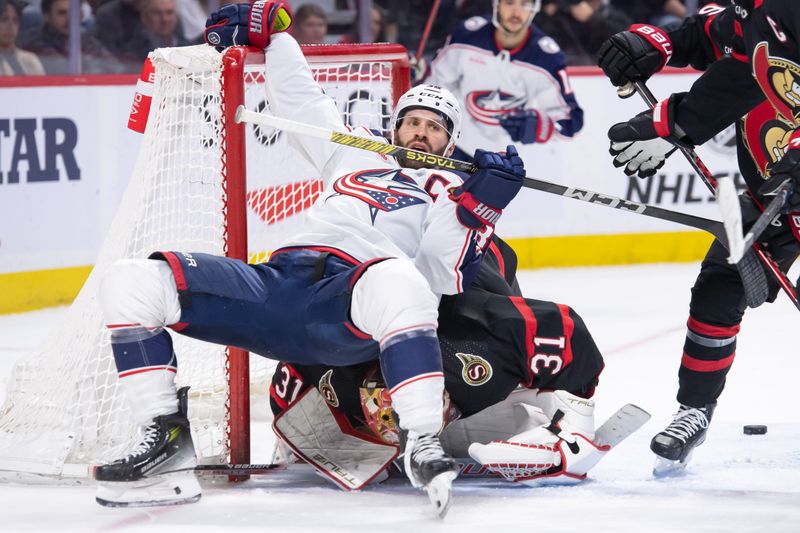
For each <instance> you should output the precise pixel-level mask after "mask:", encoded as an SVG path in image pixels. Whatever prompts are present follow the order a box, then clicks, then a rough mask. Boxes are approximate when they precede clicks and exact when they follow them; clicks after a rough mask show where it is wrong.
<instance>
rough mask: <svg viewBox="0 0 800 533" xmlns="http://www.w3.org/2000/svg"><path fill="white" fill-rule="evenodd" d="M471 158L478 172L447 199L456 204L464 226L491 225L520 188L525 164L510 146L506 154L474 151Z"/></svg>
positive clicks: (478, 226)
mask: <svg viewBox="0 0 800 533" xmlns="http://www.w3.org/2000/svg"><path fill="white" fill-rule="evenodd" d="M474 160H475V166H476V167H477V171H476V172H475V173H474V174H473V175H472V176H470V177H468V178H467V180H466V181H465V182H464V184H463V185H462V186H461V187H458V188H456V189H455V190H453V191H452V192H451V193H450V199H451V200H453V201H454V202H456V203H457V204H458V208H457V210H456V215H457V216H458V220H459V221H460V222H461V223H462V224H463V225H464V226H466V227H468V228H470V229H479V228H481V227H483V226H492V227H494V225H495V224H496V223H497V221H498V220H499V219H500V215H501V214H502V213H503V209H505V207H506V206H507V205H508V204H509V202H511V200H513V199H514V197H515V196H516V195H517V193H518V192H519V190H520V189H521V188H522V180H523V179H524V178H525V165H524V163H523V162H522V158H520V157H519V154H518V153H517V149H516V148H515V147H514V146H513V145H508V147H507V148H506V153H505V154H503V153H498V152H487V151H485V150H476V151H475V157H474Z"/></svg>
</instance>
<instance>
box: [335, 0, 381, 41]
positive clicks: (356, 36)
mask: <svg viewBox="0 0 800 533" xmlns="http://www.w3.org/2000/svg"><path fill="white" fill-rule="evenodd" d="M360 17H361V15H360V10H358V9H357V10H356V16H355V18H354V19H353V25H352V26H351V27H350V31H349V32H347V33H346V34H345V35H343V36H342V38H341V39H340V40H339V42H340V43H360V42H371V43H385V42H386V41H387V39H386V17H385V16H384V14H383V10H382V9H381V8H379V7H378V6H376V5H373V6H372V13H370V18H369V23H370V34H372V40H370V41H362V40H361V35H360V29H361V26H360Z"/></svg>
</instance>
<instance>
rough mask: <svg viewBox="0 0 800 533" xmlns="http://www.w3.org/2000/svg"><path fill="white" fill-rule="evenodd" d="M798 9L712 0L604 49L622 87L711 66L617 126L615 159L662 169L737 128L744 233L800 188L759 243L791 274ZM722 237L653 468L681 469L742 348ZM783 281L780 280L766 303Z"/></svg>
mask: <svg viewBox="0 0 800 533" xmlns="http://www.w3.org/2000/svg"><path fill="white" fill-rule="evenodd" d="M798 43H800V4H798V3H797V2H787V1H779V0H734V2H733V5H731V6H728V7H722V6H718V5H715V4H710V5H708V6H705V7H704V8H703V9H701V10H700V12H699V13H698V14H697V15H696V16H694V17H690V18H688V19H686V20H685V21H684V22H683V23H682V24H680V25H679V26H676V27H672V28H665V29H660V28H656V27H653V26H648V25H641V24H637V25H634V26H632V27H631V28H630V29H629V31H626V32H621V33H618V34H616V35H614V36H613V37H612V38H611V39H609V40H608V41H606V43H604V45H603V47H602V48H601V50H600V60H599V65H600V67H601V68H602V69H603V71H604V72H605V73H606V75H607V76H608V77H609V79H610V80H611V82H612V83H613V84H614V85H617V86H622V85H624V84H626V83H628V82H632V81H644V80H646V79H648V78H649V77H650V76H651V75H652V74H654V73H656V72H657V71H658V70H660V69H661V68H662V67H663V66H664V65H665V64H669V65H671V66H677V67H682V66H687V65H690V66H692V67H694V68H696V69H699V70H703V71H705V72H704V73H703V75H702V76H700V78H699V79H698V80H697V81H696V82H695V83H694V85H693V86H692V87H691V90H690V91H689V92H686V93H678V94H673V95H671V96H670V97H669V98H668V99H666V100H664V101H663V102H661V103H659V104H657V105H656V107H655V108H654V109H655V112H652V111H647V112H644V113H641V114H639V115H637V116H636V117H634V118H632V119H630V120H629V121H627V122H623V123H620V124H615V125H614V126H612V127H611V129H610V130H609V133H608V135H609V138H610V140H611V154H612V155H613V156H614V158H615V159H614V164H615V166H624V167H625V172H626V174H628V175H637V176H638V177H640V178H648V177H651V176H653V175H655V174H656V172H657V171H658V169H659V168H660V167H661V166H662V165H663V164H664V161H665V160H666V158H667V157H669V155H670V154H672V153H673V152H674V151H675V149H676V146H677V145H689V146H694V145H700V144H703V143H704V142H706V141H707V140H709V139H710V138H711V137H712V136H713V135H715V134H716V133H717V132H719V131H722V130H723V129H724V128H725V127H727V126H729V125H730V124H732V123H736V132H737V153H738V163H739V168H740V170H741V173H742V176H743V177H744V180H745V182H746V184H747V189H748V190H747V192H746V193H745V194H742V195H741V196H740V205H741V209H742V219H743V225H744V228H745V231H746V230H747V228H748V227H749V226H750V225H752V224H753V222H754V221H755V220H756V219H757V218H758V216H759V215H760V213H761V211H762V209H763V206H764V205H765V204H766V203H768V202H769V201H770V200H771V195H774V194H775V192H776V190H777V189H778V188H779V187H780V186H781V184H782V183H784V182H785V181H786V180H790V182H791V183H793V184H794V192H793V193H792V195H791V196H790V197H789V199H788V202H787V204H786V205H785V206H784V212H783V214H782V215H781V216H780V217H778V218H777V219H776V220H775V221H774V222H773V223H772V224H771V225H770V226H769V227H768V229H767V230H766V231H765V232H764V233H763V234H762V236H761V237H760V238H759V240H758V243H759V244H760V246H761V247H762V248H763V249H764V250H765V251H766V252H767V253H768V254H769V255H770V256H771V257H772V259H773V260H774V261H775V262H776V263H777V264H778V265H779V266H780V267H781V268H782V269H783V270H784V271H786V270H787V269H788V268H789V267H790V266H791V265H792V264H793V263H794V261H795V259H796V258H797V256H798V253H800V243H799V242H798V239H799V238H800V231H799V228H800V130H798V126H800V49H799V48H798ZM726 256H727V252H726V251H725V249H724V248H723V246H722V245H721V244H720V243H719V242H714V243H713V244H712V246H711V248H710V250H709V251H708V254H707V255H706V257H705V259H704V261H703V263H702V266H701V270H700V275H699V276H698V277H697V280H696V282H695V285H694V287H693V288H692V298H691V304H690V316H689V321H688V331H687V334H686V341H685V344H684V348H683V355H682V358H681V366H680V371H679V389H678V395H677V399H678V402H679V403H680V407H679V410H678V412H677V414H676V415H675V417H674V419H673V421H672V423H671V424H669V425H668V426H667V428H666V429H665V430H664V431H662V432H660V433H658V434H657V435H656V436H655V437H654V438H653V439H652V441H651V445H650V447H651V449H652V450H653V451H654V452H655V453H656V455H658V456H659V458H658V461H657V463H656V473H666V472H675V471H680V469H681V467H683V466H685V465H686V463H687V462H688V461H689V459H690V456H691V452H692V450H693V449H694V448H695V447H696V446H698V445H699V444H702V442H703V441H704V440H705V436H706V430H707V428H708V424H709V422H710V420H711V416H712V414H713V411H714V408H715V406H716V402H717V399H718V397H719V396H720V394H721V392H722V390H723V388H724V386H725V378H726V375H727V373H728V371H729V370H730V368H731V364H732V363H733V359H734V356H735V354H736V335H737V333H738V332H739V327H740V323H741V320H742V316H743V314H744V312H745V309H746V307H747V304H746V302H745V296H744V290H743V286H742V282H741V279H740V276H739V274H738V272H737V270H736V268H735V267H734V266H733V265H730V264H728V262H727V260H726ZM778 289H779V287H778V286H777V283H774V282H773V283H772V287H771V291H770V296H769V301H773V300H774V299H775V298H776V295H777V292H778Z"/></svg>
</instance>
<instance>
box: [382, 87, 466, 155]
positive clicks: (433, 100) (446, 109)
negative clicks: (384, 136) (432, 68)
mask: <svg viewBox="0 0 800 533" xmlns="http://www.w3.org/2000/svg"><path fill="white" fill-rule="evenodd" d="M412 109H427V110H429V111H433V112H434V113H437V114H439V115H441V116H442V118H443V119H444V121H445V125H446V127H447V130H448V133H449V134H450V141H449V142H448V143H447V146H445V149H444V152H445V154H446V153H447V151H448V150H449V149H450V148H451V147H453V146H455V144H456V142H457V141H458V138H459V137H460V136H461V105H460V104H459V103H458V100H457V99H456V97H455V95H454V94H453V93H451V92H450V91H448V90H447V89H445V88H444V87H439V86H438V85H418V86H416V87H413V88H411V89H409V90H408V91H406V92H405V93H403V96H401V97H400V99H399V100H398V101H397V105H396V106H395V108H394V111H393V112H392V119H391V122H390V125H391V127H392V143H394V142H396V139H395V136H396V133H395V132H396V131H397V128H398V127H399V126H400V121H401V120H403V117H405V114H406V113H407V112H408V111H411V110H412Z"/></svg>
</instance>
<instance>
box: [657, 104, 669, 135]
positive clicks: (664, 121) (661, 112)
mask: <svg viewBox="0 0 800 533" xmlns="http://www.w3.org/2000/svg"><path fill="white" fill-rule="evenodd" d="M653 127H654V128H655V129H656V134H657V135H658V136H659V137H669V136H670V135H672V132H671V131H669V98H667V99H665V100H662V101H660V102H659V103H657V104H656V105H655V106H653Z"/></svg>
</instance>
